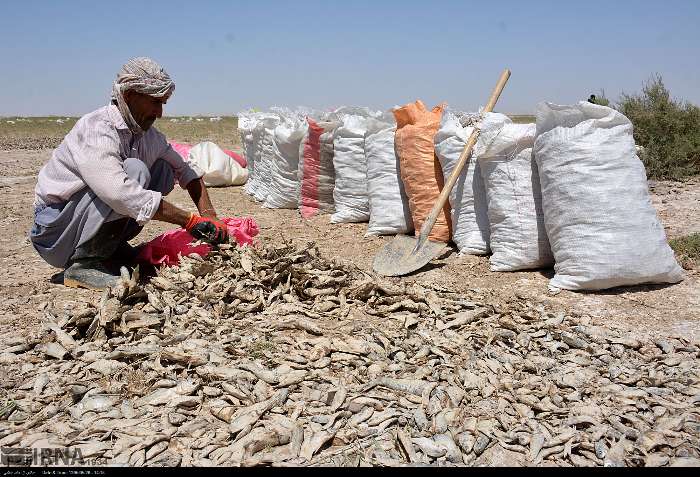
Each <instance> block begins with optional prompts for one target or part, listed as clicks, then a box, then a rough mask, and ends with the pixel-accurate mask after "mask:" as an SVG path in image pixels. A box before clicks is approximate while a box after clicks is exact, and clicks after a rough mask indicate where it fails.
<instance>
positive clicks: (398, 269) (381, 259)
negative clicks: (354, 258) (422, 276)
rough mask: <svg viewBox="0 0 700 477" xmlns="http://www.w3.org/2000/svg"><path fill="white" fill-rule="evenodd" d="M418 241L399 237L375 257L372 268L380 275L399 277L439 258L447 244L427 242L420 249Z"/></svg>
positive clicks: (406, 236)
mask: <svg viewBox="0 0 700 477" xmlns="http://www.w3.org/2000/svg"><path fill="white" fill-rule="evenodd" d="M417 244H418V239H417V238H416V237H409V236H408V235H397V236H396V237H394V240H392V241H391V242H389V243H388V244H386V245H385V246H384V247H383V248H382V249H381V250H380V251H379V252H378V253H377V255H376V256H375V257H374V263H373V264H372V268H373V269H374V271H375V272H377V273H379V274H380V275H384V276H387V277H397V276H400V275H407V274H409V273H411V272H414V271H416V270H418V269H419V268H422V267H423V266H424V265H426V264H427V263H428V262H430V261H431V260H432V259H434V258H435V257H437V256H439V255H440V254H441V253H442V252H443V250H445V247H446V246H447V244H445V243H443V242H433V241H432V240H426V241H425V242H424V243H423V244H422V245H421V246H420V247H419V248H418V249H416V245H417Z"/></svg>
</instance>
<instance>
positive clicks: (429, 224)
mask: <svg viewBox="0 0 700 477" xmlns="http://www.w3.org/2000/svg"><path fill="white" fill-rule="evenodd" d="M508 78H510V70H509V69H505V70H503V73H501V77H500V78H499V80H498V83H497V84H496V87H495V88H494V90H493V92H492V93H491V97H490V98H489V101H488V103H486V107H484V111H483V112H484V113H490V112H491V111H493V108H494V107H495V106H496V102H497V101H498V98H499V97H500V96H501V93H502V92H503V88H505V86H506V83H507V82H508ZM478 137H479V129H474V131H473V132H472V133H471V135H470V136H469V140H468V141H467V144H466V145H465V146H464V150H463V151H462V154H460V156H459V160H458V161H457V165H455V168H454V170H453V171H452V174H451V175H450V177H449V179H447V182H445V186H444V187H443V188H442V192H440V196H439V197H438V199H437V201H436V202H435V205H434V206H433V209H432V210H431V211H430V215H428V218H427V219H426V220H425V222H424V223H423V226H422V227H421V229H420V235H418V240H417V242H418V243H417V244H416V249H418V248H419V247H420V246H421V245H423V243H424V242H425V241H426V240H427V238H428V235H430V232H431V231H432V230H433V226H434V225H435V221H436V220H437V217H438V215H439V214H440V211H441V210H442V208H443V207H444V206H445V203H446V202H447V198H448V197H449V195H450V192H451V191H452V188H453V187H454V185H455V183H456V182H457V179H458V178H459V175H460V174H461V173H462V169H464V165H465V164H466V163H467V159H469V156H470V155H471V153H472V149H474V145H475V144H476V140H477V139H478Z"/></svg>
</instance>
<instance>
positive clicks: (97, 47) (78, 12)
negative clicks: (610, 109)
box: [0, 0, 700, 116]
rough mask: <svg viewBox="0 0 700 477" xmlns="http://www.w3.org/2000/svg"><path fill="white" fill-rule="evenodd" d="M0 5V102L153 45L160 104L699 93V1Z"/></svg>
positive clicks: (204, 108)
mask: <svg viewBox="0 0 700 477" xmlns="http://www.w3.org/2000/svg"><path fill="white" fill-rule="evenodd" d="M0 6H1V7H2V9H1V10H0V11H1V14H0V58H1V59H2V60H1V61H2V68H1V69H0V71H2V74H0V115H4V116H8V115H46V114H58V115H81V114H84V113H86V112H89V111H91V110H94V109H96V108H98V107H100V106H102V105H104V104H106V103H107V101H108V95H109V91H110V87H111V82H112V81H113V79H114V77H115V75H116V73H117V71H118V70H119V68H120V67H121V65H122V64H123V63H124V62H125V61H126V60H127V59H128V58H130V57H133V56H151V57H152V58H154V59H155V60H156V61H158V62H160V63H161V64H162V65H163V66H164V67H165V69H166V70H167V71H168V72H169V73H170V75H171V76H172V77H173V79H174V80H175V82H176V91H175V94H174V96H173V97H172V98H171V100H170V101H169V103H168V105H167V106H166V110H165V113H166V115H167V114H170V115H179V114H231V113H235V112H237V111H240V110H241V109H244V108H248V107H257V108H260V109H266V108H268V107H270V106H273V105H279V106H297V105H304V106H310V107H316V108H331V107H335V106H341V105H358V106H370V107H373V108H377V109H388V108H391V107H392V106H394V105H399V104H405V103H406V102H409V101H413V100H415V99H418V98H420V99H422V100H423V101H424V102H425V103H426V104H429V105H430V106H432V105H434V104H436V103H438V102H441V101H446V102H447V103H448V104H449V105H450V106H451V107H453V108H455V109H463V110H475V109H476V108H478V106H479V105H480V104H483V103H485V101H486V98H487V96H488V94H489V92H490V90H491V88H492V85H493V84H494V83H495V81H496V79H497V77H498V75H499V74H500V71H501V70H502V69H503V68H504V67H509V68H510V69H511V70H512V72H513V76H512V77H511V80H510V82H509V84H508V86H507V88H506V91H505V92H504V94H503V96H502V97H501V101H500V102H499V106H498V108H497V109H499V110H501V111H504V112H509V113H530V112H532V111H533V110H534V107H535V105H536V104H537V103H538V102H540V101H552V102H557V103H571V102H574V101H577V100H580V99H585V98H586V97H587V96H588V94H590V93H591V92H597V91H599V90H600V89H601V88H603V89H604V90H605V92H606V94H607V96H608V97H609V98H612V99H617V97H618V96H619V93H620V92H621V91H625V92H636V91H639V90H640V89H641V87H642V84H643V83H644V81H645V80H647V79H648V78H649V77H650V76H651V74H652V73H655V72H658V73H660V74H661V75H662V76H663V77H664V80H665V82H666V85H667V86H668V87H669V89H670V90H671V93H672V94H673V96H675V97H678V98H683V99H687V100H689V101H692V102H694V103H696V104H700V87H699V86H700V59H699V56H700V55H699V53H700V27H699V25H700V2H698V1H696V0H665V1H663V2H658V1H653V2H652V1H643V0H641V1H625V0H621V1H617V2H603V1H597V0H588V1H576V2H570V1H564V0H559V1H537V0H530V1H509V0H500V1H484V0H481V1H478V2H468V1H440V0H432V1H427V0H423V1H414V0H402V1H389V0H386V1H382V0H374V1H365V0H360V1H354V0H352V1H344V2H338V1H325V2H323V1H306V0H296V1H294V2H288V1H264V0H259V1H255V2H253V1H233V0H232V1H206V0H198V1H192V0H190V1H179V0H171V1H167V2H166V1H160V0H150V1H146V0H142V1H129V0H121V1H110V2H106V1H95V0H92V1H83V0H71V1H68V0H64V1H32V0H23V1H19V0H18V1H14V0H2V3H1V5H0Z"/></svg>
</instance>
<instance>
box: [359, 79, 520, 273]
mask: <svg viewBox="0 0 700 477" xmlns="http://www.w3.org/2000/svg"><path fill="white" fill-rule="evenodd" d="M508 78H510V70H508V69H505V70H503V73H502V74H501V77H500V79H499V80H498V83H497V84H496V88H495V89H494V90H493V93H491V98H490V99H489V102H488V103H487V104H486V107H485V108H484V112H485V113H490V112H491V111H493V108H494V106H496V101H498V98H499V96H501V92H502V91H503V88H504V87H505V86H506V82H507V81H508ZM478 137H479V129H474V132H472V134H471V136H469V141H467V144H466V145H465V146H464V150H463V151H462V154H461V155H460V156H459V160H458V161H457V165H456V166H455V169H454V171H452V174H451V175H450V178H449V179H447V182H446V183H445V187H444V188H443V189H442V192H441V193H440V196H439V197H438V199H437V201H436V202H435V205H434V206H433V209H432V210H431V211H430V215H428V218H427V219H426V221H425V222H424V223H423V227H421V229H420V234H419V235H418V237H417V238H416V237H410V236H408V235H397V236H396V237H394V240H392V241H391V242H389V243H388V244H387V245H385V246H384V248H382V249H381V250H380V251H379V253H377V255H376V256H375V257H374V263H373V265H372V268H374V271H375V272H377V273H379V274H380V275H385V276H388V277H396V276H400V275H406V274H408V273H411V272H413V271H416V270H418V269H419V268H422V267H423V266H424V265H426V264H427V263H428V262H430V261H431V260H432V259H434V258H435V257H438V256H439V255H440V254H442V252H443V250H444V249H445V247H446V245H447V244H446V243H444V242H435V241H433V240H428V235H430V232H431V231H432V230H433V225H435V221H436V220H437V217H438V214H439V213H440V211H441V210H442V208H443V207H444V206H445V203H446V202H447V198H448V197H449V195H450V191H452V187H454V185H455V182H457V179H458V178H459V175H460V173H461V172H462V169H464V165H465V164H466V163H467V159H469V156H470V155H471V153H472V149H473V148H474V145H475V144H476V140H477V138H478Z"/></svg>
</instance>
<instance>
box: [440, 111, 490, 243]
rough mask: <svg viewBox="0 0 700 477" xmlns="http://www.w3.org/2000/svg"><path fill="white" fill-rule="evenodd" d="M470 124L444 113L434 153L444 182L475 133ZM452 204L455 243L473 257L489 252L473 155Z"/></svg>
mask: <svg viewBox="0 0 700 477" xmlns="http://www.w3.org/2000/svg"><path fill="white" fill-rule="evenodd" d="M463 117H464V118H465V119H467V117H465V116H463ZM470 123H471V121H465V124H462V121H461V120H460V116H458V115H456V114H453V113H450V112H447V113H445V115H444V117H443V121H442V125H441V126H440V129H439V130H438V132H437V134H436V135H435V154H436V155H437V157H438V159H439V161H440V165H441V167H442V173H443V175H444V177H445V179H447V178H449V177H450V175H452V172H453V171H454V168H455V166H456V165H457V162H458V161H459V157H460V156H461V155H462V151H463V150H464V147H465V146H466V144H467V141H469V137H470V136H471V134H472V132H473V131H474V128H473V127H472V126H471V125H469V124H470ZM449 205H450V217H451V220H452V241H453V242H454V243H455V245H457V248H458V249H459V250H460V252H462V253H468V254H474V255H484V254H487V253H489V220H488V215H487V211H486V210H487V205H486V191H485V189H484V182H483V180H482V178H481V174H480V170H479V164H478V162H477V161H476V159H475V157H474V154H472V156H471V157H470V158H469V159H468V161H467V163H466V164H465V165H464V168H463V169H462V173H461V174H460V176H459V178H458V179H457V182H456V183H455V185H454V187H453V188H452V190H451V191H450V196H449Z"/></svg>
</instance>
